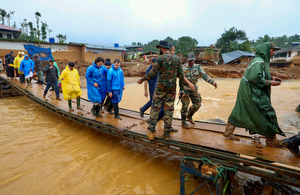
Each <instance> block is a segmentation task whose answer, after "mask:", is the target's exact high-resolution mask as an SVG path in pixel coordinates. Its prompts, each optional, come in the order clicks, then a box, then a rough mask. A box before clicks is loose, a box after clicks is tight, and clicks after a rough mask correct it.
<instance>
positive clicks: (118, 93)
mask: <svg viewBox="0 0 300 195" xmlns="http://www.w3.org/2000/svg"><path fill="white" fill-rule="evenodd" d="M120 65H121V61H120V60H119V59H115V61H114V65H113V66H112V68H111V69H109V70H108V73H107V92H108V94H109V97H111V101H112V104H113V107H114V111H115V118H117V119H121V117H120V116H119V103H120V101H121V100H122V95H123V90H124V89H125V82H124V74H123V70H122V69H121V67H120Z"/></svg>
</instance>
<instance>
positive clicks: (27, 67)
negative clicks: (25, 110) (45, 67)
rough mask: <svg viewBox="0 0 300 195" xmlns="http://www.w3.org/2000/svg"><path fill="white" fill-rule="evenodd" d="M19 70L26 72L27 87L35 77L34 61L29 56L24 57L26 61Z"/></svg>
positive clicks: (22, 62) (23, 61)
mask: <svg viewBox="0 0 300 195" xmlns="http://www.w3.org/2000/svg"><path fill="white" fill-rule="evenodd" d="M19 70H20V71H23V72H24V75H25V79H26V82H27V85H30V84H31V80H32V77H33V71H34V61H33V60H31V59H30V58H29V56H28V55H25V56H24V59H23V60H22V61H21V64H20V69H19Z"/></svg>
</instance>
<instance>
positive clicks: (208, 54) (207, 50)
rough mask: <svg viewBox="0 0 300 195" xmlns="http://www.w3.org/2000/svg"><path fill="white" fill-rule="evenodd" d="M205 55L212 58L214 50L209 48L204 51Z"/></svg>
mask: <svg viewBox="0 0 300 195" xmlns="http://www.w3.org/2000/svg"><path fill="white" fill-rule="evenodd" d="M204 52H205V55H207V56H211V55H212V54H213V53H214V48H212V47H209V48H205V49H204Z"/></svg>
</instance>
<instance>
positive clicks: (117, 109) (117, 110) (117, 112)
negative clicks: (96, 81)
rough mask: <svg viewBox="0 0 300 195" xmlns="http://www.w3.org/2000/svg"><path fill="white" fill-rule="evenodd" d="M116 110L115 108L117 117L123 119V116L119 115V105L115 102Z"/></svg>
mask: <svg viewBox="0 0 300 195" xmlns="http://www.w3.org/2000/svg"><path fill="white" fill-rule="evenodd" d="M114 110H115V118H116V119H121V117H120V116H119V105H118V104H114Z"/></svg>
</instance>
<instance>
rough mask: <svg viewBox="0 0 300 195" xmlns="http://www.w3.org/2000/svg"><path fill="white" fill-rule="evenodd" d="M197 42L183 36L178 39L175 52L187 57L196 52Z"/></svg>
mask: <svg viewBox="0 0 300 195" xmlns="http://www.w3.org/2000/svg"><path fill="white" fill-rule="evenodd" d="M197 45H198V41H197V40H196V39H194V38H192V37H189V36H183V37H180V38H179V39H178V44H177V47H176V48H177V52H178V53H180V54H182V55H183V56H185V57H187V55H188V54H189V53H191V52H194V51H195V50H196V48H197V47H196V46H197Z"/></svg>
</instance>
